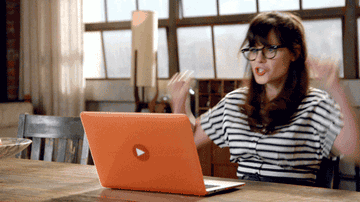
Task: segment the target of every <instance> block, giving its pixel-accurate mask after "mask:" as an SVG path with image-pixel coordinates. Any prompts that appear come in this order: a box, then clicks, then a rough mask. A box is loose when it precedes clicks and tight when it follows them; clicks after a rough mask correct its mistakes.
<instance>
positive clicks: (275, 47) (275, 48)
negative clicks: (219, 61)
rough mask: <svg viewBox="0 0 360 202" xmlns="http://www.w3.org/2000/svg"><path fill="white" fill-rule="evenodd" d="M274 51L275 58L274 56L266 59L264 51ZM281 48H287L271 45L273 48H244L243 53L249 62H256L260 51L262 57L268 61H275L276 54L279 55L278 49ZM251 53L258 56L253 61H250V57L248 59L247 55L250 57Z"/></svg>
mask: <svg viewBox="0 0 360 202" xmlns="http://www.w3.org/2000/svg"><path fill="white" fill-rule="evenodd" d="M265 48H266V49H268V50H269V49H274V51H275V53H274V56H272V57H266V55H265V53H264V51H263V49H265ZM279 48H286V47H285V46H283V45H271V46H264V47H262V48H243V49H241V52H242V53H243V54H244V56H245V58H246V59H247V60H249V61H254V60H256V57H257V55H258V52H259V51H261V53H262V55H263V56H264V57H265V58H266V59H273V58H274V57H275V56H276V53H277V49H279ZM250 51H256V56H255V58H254V59H253V60H250V59H249V58H248V57H247V55H249V52H250Z"/></svg>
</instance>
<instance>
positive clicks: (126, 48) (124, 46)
mask: <svg viewBox="0 0 360 202" xmlns="http://www.w3.org/2000/svg"><path fill="white" fill-rule="evenodd" d="M104 47H105V59H106V67H107V71H108V77H109V78H128V77H130V69H131V30H121V31H118V30H117V31H105V32H104Z"/></svg>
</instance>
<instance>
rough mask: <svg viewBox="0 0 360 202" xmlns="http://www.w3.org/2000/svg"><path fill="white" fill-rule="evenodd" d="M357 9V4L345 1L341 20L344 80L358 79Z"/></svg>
mask: <svg viewBox="0 0 360 202" xmlns="http://www.w3.org/2000/svg"><path fill="white" fill-rule="evenodd" d="M357 7H358V5H357V2H355V1H354V0H346V7H345V16H344V19H343V26H344V27H343V32H344V34H343V37H344V38H343V54H344V79H357V78H359V66H358V61H359V59H358V58H359V57H358V42H357V39H358V33H357V16H356V8H357Z"/></svg>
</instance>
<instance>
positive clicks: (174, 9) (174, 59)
mask: <svg viewBox="0 0 360 202" xmlns="http://www.w3.org/2000/svg"><path fill="white" fill-rule="evenodd" d="M178 19H179V0H173V1H169V27H168V29H167V30H166V33H167V40H168V53H169V77H172V76H173V75H174V74H175V73H176V72H179V71H180V68H179V55H178V45H177V25H176V22H177V20H178Z"/></svg>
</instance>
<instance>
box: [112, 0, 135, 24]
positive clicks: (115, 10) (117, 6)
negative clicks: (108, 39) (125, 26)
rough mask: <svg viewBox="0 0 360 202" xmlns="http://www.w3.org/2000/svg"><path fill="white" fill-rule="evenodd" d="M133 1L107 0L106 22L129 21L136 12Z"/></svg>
mask: <svg viewBox="0 0 360 202" xmlns="http://www.w3.org/2000/svg"><path fill="white" fill-rule="evenodd" d="M135 3H136V2H135V0H121V1H119V0H107V12H108V21H129V20H131V17H132V12H133V11H134V10H136V4H135Z"/></svg>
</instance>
